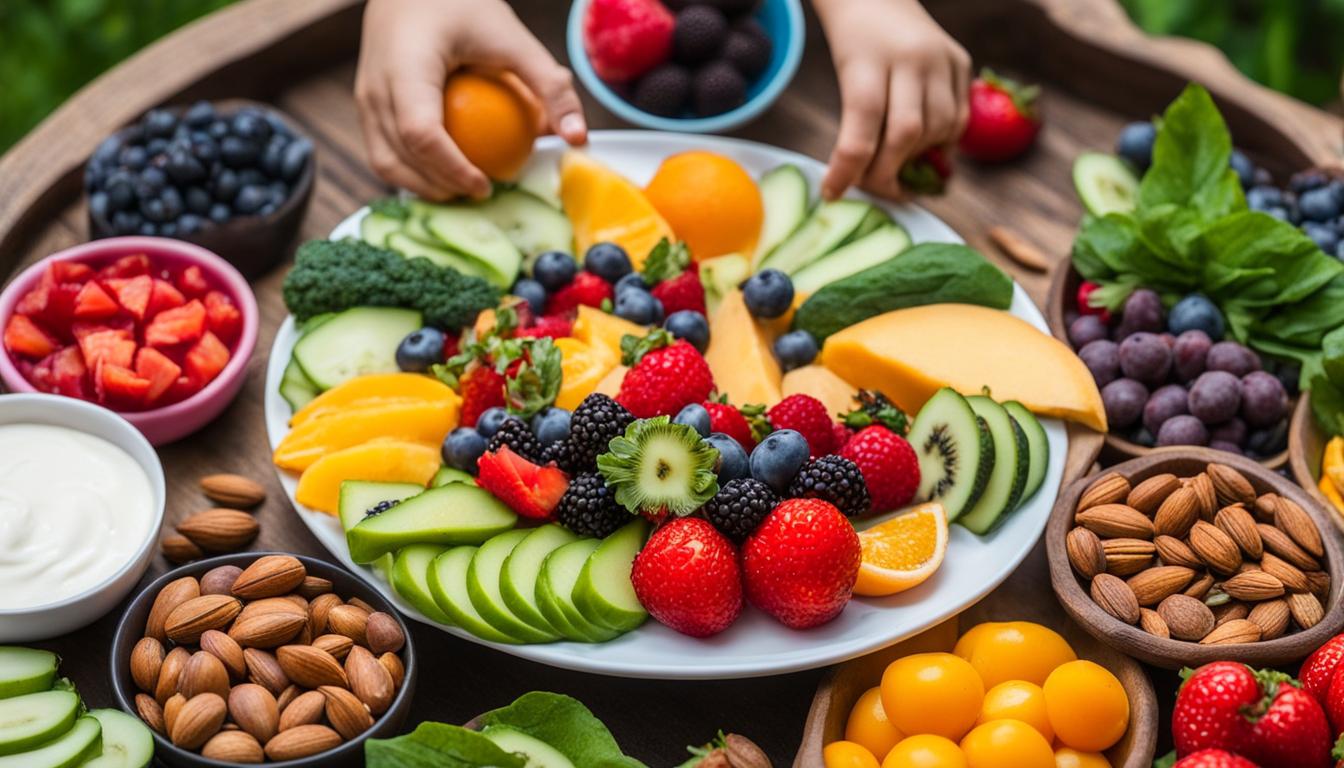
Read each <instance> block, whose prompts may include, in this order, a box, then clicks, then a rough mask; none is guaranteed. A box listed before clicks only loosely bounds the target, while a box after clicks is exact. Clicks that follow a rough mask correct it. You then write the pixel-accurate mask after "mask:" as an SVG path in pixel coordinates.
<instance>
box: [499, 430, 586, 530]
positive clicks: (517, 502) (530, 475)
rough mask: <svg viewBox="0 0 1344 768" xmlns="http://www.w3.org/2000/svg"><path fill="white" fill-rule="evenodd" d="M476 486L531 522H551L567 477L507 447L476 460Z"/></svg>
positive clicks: (565, 485)
mask: <svg viewBox="0 0 1344 768" xmlns="http://www.w3.org/2000/svg"><path fill="white" fill-rule="evenodd" d="M476 467H477V470H478V475H477V477H476V484H477V485H479V486H480V487H482V488H484V489H485V490H487V491H489V492H490V493H491V494H492V495H493V496H494V497H495V498H497V499H499V500H500V501H502V502H504V503H505V504H506V505H508V507H509V509H512V510H513V511H514V512H517V513H518V514H519V515H521V516H523V517H526V518H530V519H533V520H550V519H551V518H552V517H553V515H554V512H555V508H556V507H557V506H558V505H559V504H560V497H561V496H564V495H565V490H566V489H568V488H569V477H568V476H566V475H565V473H564V472H563V471H562V470H560V469H558V468H557V467H556V466H555V465H554V464H548V465H546V466H538V465H536V464H533V463H532V462H530V461H528V460H527V459H524V458H523V457H522V456H519V455H518V454H516V453H514V452H513V449H512V448H510V447H508V446H507V445H503V446H500V448H499V450H497V451H492V452H489V453H486V454H483V455H482V456H481V458H479V459H477V460H476Z"/></svg>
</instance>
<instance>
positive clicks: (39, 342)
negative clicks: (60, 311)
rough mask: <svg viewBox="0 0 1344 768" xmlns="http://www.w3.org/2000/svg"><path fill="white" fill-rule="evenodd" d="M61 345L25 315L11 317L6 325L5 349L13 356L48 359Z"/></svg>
mask: <svg viewBox="0 0 1344 768" xmlns="http://www.w3.org/2000/svg"><path fill="white" fill-rule="evenodd" d="M59 346H60V344H59V343H58V342H57V341H56V339H54V338H52V337H51V335H50V334H48V333H47V332H46V331H44V330H42V328H41V326H39V325H38V324H37V323H35V322H33V321H32V320H30V319H28V318H27V317H25V316H23V315H10V317H9V322H8V323H6V324H5V349H7V350H9V352H10V354H13V355H26V356H28V357H33V358H38V357H46V356H47V355H50V354H51V353H52V352H55V351H56V348H57V347H59Z"/></svg>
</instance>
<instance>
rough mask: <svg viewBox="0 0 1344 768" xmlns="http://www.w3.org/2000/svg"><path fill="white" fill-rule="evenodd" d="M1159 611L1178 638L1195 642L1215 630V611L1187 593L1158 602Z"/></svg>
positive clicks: (1174, 635)
mask: <svg viewBox="0 0 1344 768" xmlns="http://www.w3.org/2000/svg"><path fill="white" fill-rule="evenodd" d="M1157 613H1158V615H1159V616H1161V617H1162V619H1163V621H1165V622H1166V623H1167V627H1168V628H1169V629H1170V630H1171V636H1172V637H1174V638H1176V639H1177V640H1188V641H1190V642H1195V641H1198V640H1200V639H1202V638H1203V637H1204V636H1205V635H1207V634H1209V633H1210V632H1212V631H1213V625H1214V619H1213V611H1211V610H1209V607H1208V606H1207V605H1205V604H1204V603H1202V602H1200V601H1199V600H1196V599H1195V598H1193V597H1189V596H1187V595H1169V596H1168V597H1166V598H1165V599H1164V600H1163V601H1162V602H1161V603H1160V604H1158V606H1157Z"/></svg>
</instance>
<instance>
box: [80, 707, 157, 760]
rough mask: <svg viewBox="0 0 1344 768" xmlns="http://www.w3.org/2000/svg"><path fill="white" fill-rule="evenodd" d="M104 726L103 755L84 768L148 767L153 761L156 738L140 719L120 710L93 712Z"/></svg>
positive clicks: (92, 710) (91, 712)
mask: <svg viewBox="0 0 1344 768" xmlns="http://www.w3.org/2000/svg"><path fill="white" fill-rule="evenodd" d="M89 714H90V715H91V716H93V717H94V718H96V719H97V720H98V722H99V723H101V724H102V726H103V753H102V754H101V755H99V756H98V757H95V758H93V759H92V760H90V761H89V762H87V763H85V764H84V765H83V766H82V767H81V768H145V767H146V766H148V765H149V761H150V760H153V759H154V736H153V734H152V733H150V730H149V727H148V726H146V725H145V724H144V723H142V722H140V718H138V717H131V716H130V715H128V714H126V713H125V712H122V711H121V710H119V709H91V710H89Z"/></svg>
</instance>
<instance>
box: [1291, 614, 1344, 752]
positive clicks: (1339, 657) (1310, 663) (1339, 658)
mask: <svg viewBox="0 0 1344 768" xmlns="http://www.w3.org/2000/svg"><path fill="white" fill-rule="evenodd" d="M1341 662H1344V634H1341V635H1335V636H1334V637H1332V638H1330V639H1329V640H1326V641H1325V644H1324V645H1322V646H1321V647H1320V648H1317V649H1316V650H1314V651H1312V652H1311V655H1310V656H1308V657H1307V660H1306V661H1304V662H1302V668H1301V669H1300V670H1298V673H1297V679H1298V680H1301V681H1302V688H1303V689H1305V690H1306V691H1307V692H1308V693H1310V694H1311V695H1312V696H1315V697H1316V700H1317V701H1319V702H1321V705H1322V706H1328V705H1327V704H1326V694H1327V693H1329V691H1330V684H1331V681H1333V680H1334V679H1335V671H1336V670H1338V669H1339V665H1340V663H1341ZM1330 721H1331V722H1335V718H1334V717H1333V716H1332V717H1331V718H1330ZM1336 728H1337V729H1338V726H1337V727H1336Z"/></svg>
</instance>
